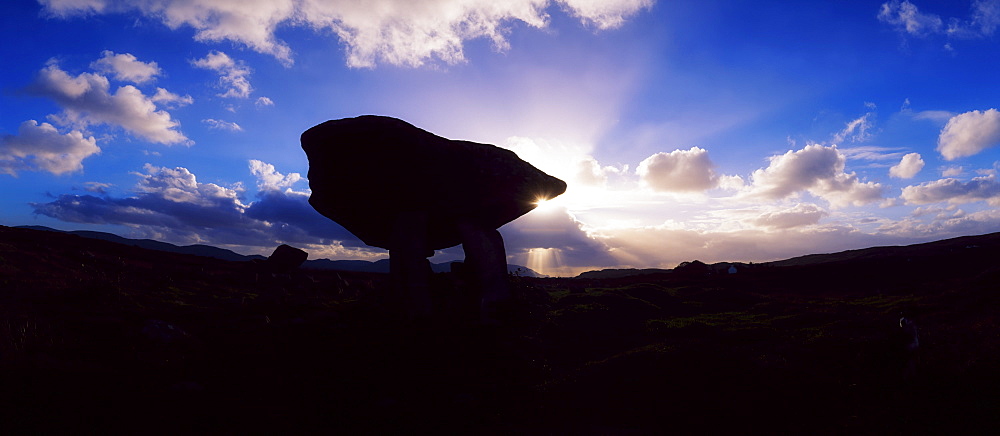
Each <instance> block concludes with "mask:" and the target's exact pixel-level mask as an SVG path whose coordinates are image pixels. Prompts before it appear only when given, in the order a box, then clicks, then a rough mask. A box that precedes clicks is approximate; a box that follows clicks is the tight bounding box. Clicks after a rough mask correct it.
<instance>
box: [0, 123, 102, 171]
mask: <svg viewBox="0 0 1000 436" xmlns="http://www.w3.org/2000/svg"><path fill="white" fill-rule="evenodd" d="M100 152H101V149H100V148H99V147H98V146H97V140H95V139H94V137H93V136H91V137H84V136H83V133H81V132H80V131H78V130H73V131H70V132H69V133H66V134H60V133H59V131H58V130H56V128H55V127H53V126H52V125H51V124H49V123H41V124H38V122H37V121H35V120H28V121H25V122H23V123H21V125H20V127H18V131H17V135H3V136H0V173H4V174H10V175H17V172H18V171H21V170H27V171H38V170H41V171H48V172H50V173H52V174H64V173H70V172H74V171H80V170H82V169H83V160H84V159H86V158H87V157H89V156H92V155H95V154H97V153H100Z"/></svg>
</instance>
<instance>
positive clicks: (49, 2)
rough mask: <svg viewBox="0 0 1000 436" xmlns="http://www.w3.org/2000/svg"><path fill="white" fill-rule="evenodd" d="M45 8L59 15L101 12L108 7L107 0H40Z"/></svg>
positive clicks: (68, 15)
mask: <svg viewBox="0 0 1000 436" xmlns="http://www.w3.org/2000/svg"><path fill="white" fill-rule="evenodd" d="M38 3H41V4H42V6H45V10H46V11H47V12H48V13H50V14H52V15H54V16H57V17H62V18H67V17H70V16H73V15H90V14H95V13H96V14H99V13H102V12H104V11H105V9H106V8H107V7H108V2H107V0H38Z"/></svg>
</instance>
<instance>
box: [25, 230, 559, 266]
mask: <svg viewBox="0 0 1000 436" xmlns="http://www.w3.org/2000/svg"><path fill="white" fill-rule="evenodd" d="M16 228H20V229H30V230H41V231H46V232H57V233H67V234H71V235H77V236H80V237H84V238H90V239H100V240H102V241H110V242H116V243H119V244H124V245H132V246H136V247H140V248H146V249H149V250H158V251H166V252H169V253H179V254H190V255H194V256H203V257H211V258H214V259H221V260H228V261H233V262H247V261H251V260H254V259H258V260H263V259H267V257H265V256H261V255H252V256H247V255H243V254H239V253H237V252H235V251H232V250H226V249H224V248H218V247H213V246H211V245H204V244H195V245H185V246H179V245H174V244H170V243H167V242H160V241H154V240H152V239H130V238H124V237H121V236H118V235H115V234H113V233H106V232H95V231H90V230H74V231H63V230H57V229H53V228H51V227H45V226H18V227H16ZM451 264H452V262H442V263H431V270H433V271H434V272H436V273H442V272H449V271H451ZM302 267H303V268H308V269H319V270H334V271H356V272H369V273H388V272H389V259H381V260H377V261H374V262H369V261H366V260H330V259H314V260H307V261H306V262H305V263H304V264H302ZM507 271H508V272H509V273H512V274H514V273H516V274H518V275H520V276H521V277H544V276H543V275H542V274H539V273H538V272H536V271H533V270H531V269H530V268H528V267H524V266H520V265H507Z"/></svg>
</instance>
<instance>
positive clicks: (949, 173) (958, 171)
mask: <svg viewBox="0 0 1000 436" xmlns="http://www.w3.org/2000/svg"><path fill="white" fill-rule="evenodd" d="M963 172H965V168H963V167H948V168H945V169H944V170H942V171H941V177H955V176H960V175H962V173H963Z"/></svg>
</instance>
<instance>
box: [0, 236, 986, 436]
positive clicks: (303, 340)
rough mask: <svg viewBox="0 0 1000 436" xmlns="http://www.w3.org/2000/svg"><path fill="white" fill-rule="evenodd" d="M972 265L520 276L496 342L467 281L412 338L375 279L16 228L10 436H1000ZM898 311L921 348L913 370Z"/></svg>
mask: <svg viewBox="0 0 1000 436" xmlns="http://www.w3.org/2000/svg"><path fill="white" fill-rule="evenodd" d="M971 254H972V256H971V257H969V258H967V259H966V258H963V257H962V256H959V255H956V254H955V253H950V254H949V253H944V255H938V254H933V255H928V256H924V257H920V256H919V255H916V254H913V253H910V254H908V255H907V257H905V258H884V259H879V260H878V261H872V260H846V261H843V262H832V263H828V264H822V265H791V266H783V267H777V266H775V267H766V266H759V267H757V268H754V269H747V270H745V271H743V272H741V273H739V274H735V275H707V274H706V275H697V274H694V275H690V274H689V275H680V274H677V275H673V276H671V275H664V274H660V275H654V276H637V277H625V278H618V279H606V280H583V279H533V278H523V277H510V281H511V286H512V288H513V289H514V290H515V295H516V300H515V302H514V304H513V306H512V307H511V308H510V310H508V311H507V312H506V315H505V316H506V318H505V321H506V322H505V323H504V324H503V325H501V326H499V327H497V326H493V327H484V326H478V325H476V324H475V323H474V322H472V320H473V319H474V318H475V314H474V313H473V311H472V310H470V306H471V304H470V301H471V299H470V298H468V296H467V295H465V294H463V290H461V289H457V288H456V287H455V285H454V281H453V280H451V277H450V275H448V274H442V275H438V276H437V277H436V279H435V286H434V290H435V293H436V294H435V295H436V298H437V301H438V308H439V313H438V315H437V316H436V317H434V318H433V319H428V320H423V321H420V322H403V321H401V320H399V318H398V317H395V316H393V315H392V311H391V310H388V309H387V307H388V306H389V305H388V304H387V300H388V297H387V290H386V277H385V276H381V275H378V274H361V273H353V274H352V273H344V272H341V273H336V272H332V271H307V270H300V271H295V272H292V273H288V274H277V273H272V272H269V271H268V270H267V269H266V268H264V267H263V265H262V264H260V263H250V262H226V261H221V260H214V259H208V258H201V257H194V256H184V255H175V254H170V253H163V252H156V251H150V250H144V249H139V248H136V247H129V246H124V245H119V244H113V243H109V242H105V241H97V240H90V239H84V238H79V237H75V236H72V235H64V234H55V233H49V232H37V231H32V230H25V229H11V228H0V393H2V395H0V402H2V404H0V410H3V412H2V413H3V416H0V418H2V420H0V422H3V427H4V429H5V432H9V433H15V434H16V433H33V434H34V433H47V434H66V433H141V434H150V433H169V434H178V433H275V432H282V433H337V432H341V433H399V432H402V433H418V432H419V433H422V432H427V431H438V432H449V433H474V434H482V433H486V434H490V433H498V434H508V433H517V434H662V433H675V434H687V433H704V434H717V433H719V432H723V431H725V432H735V433H738V434H902V433H917V434H996V433H997V432H998V431H1000V371H998V369H1000V325H998V324H1000V317H998V315H997V314H1000V294H998V291H1000V266H993V265H991V264H992V263H993V261H992V260H991V259H996V257H988V256H987V257H986V260H982V258H983V257H984V256H985V255H984V253H982V252H973V253H971ZM987 254H990V255H992V254H994V253H993V252H990V253H987ZM963 255H964V254H963ZM907 265H909V267H908V266H907ZM889 271H892V272H893V273H889ZM901 271H902V273H901ZM902 312H905V313H906V315H907V316H908V317H910V318H911V319H913V320H915V321H916V322H917V325H918V327H919V333H920V347H919V349H918V350H916V351H914V352H910V351H907V350H906V347H905V342H906V340H907V338H906V337H904V336H905V335H903V334H902V331H901V329H900V328H899V324H898V323H899V318H900V314H901V313H902Z"/></svg>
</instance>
